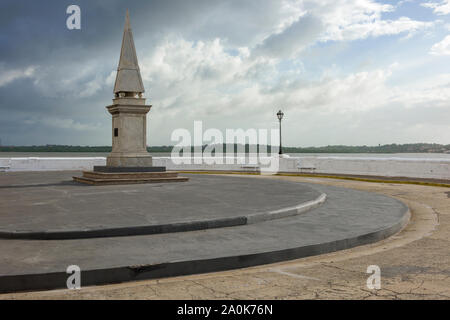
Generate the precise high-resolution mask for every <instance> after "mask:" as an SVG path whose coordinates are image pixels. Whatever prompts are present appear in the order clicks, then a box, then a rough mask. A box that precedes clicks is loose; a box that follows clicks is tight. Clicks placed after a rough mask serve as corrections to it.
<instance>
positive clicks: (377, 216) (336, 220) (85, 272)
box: [0, 172, 409, 292]
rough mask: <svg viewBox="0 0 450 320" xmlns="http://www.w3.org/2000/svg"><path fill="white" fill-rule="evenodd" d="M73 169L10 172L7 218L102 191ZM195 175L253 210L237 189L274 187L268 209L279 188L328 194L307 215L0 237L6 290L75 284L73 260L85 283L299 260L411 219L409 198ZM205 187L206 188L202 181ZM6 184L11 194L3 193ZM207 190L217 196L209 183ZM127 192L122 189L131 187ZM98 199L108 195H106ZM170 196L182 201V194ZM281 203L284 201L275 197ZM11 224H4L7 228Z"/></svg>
mask: <svg viewBox="0 0 450 320" xmlns="http://www.w3.org/2000/svg"><path fill="white" fill-rule="evenodd" d="M72 175H73V172H59V173H44V172H41V173H6V174H2V180H1V181H2V182H1V185H0V189H1V190H2V192H1V193H0V200H1V201H0V217H3V216H5V215H7V212H8V211H9V210H17V211H16V212H20V210H19V209H17V208H20V207H21V206H22V205H23V204H24V203H25V200H26V201H29V202H30V203H31V202H32V201H34V202H33V203H39V202H42V197H43V196H44V198H45V197H47V196H48V197H51V196H52V195H58V194H67V193H68V189H67V188H78V189H77V190H78V191H77V192H80V193H81V192H82V193H85V196H81V195H80V196H79V198H78V202H79V203H80V204H81V205H83V201H87V200H86V199H87V198H89V197H90V196H89V192H90V191H89V190H93V191H94V189H92V188H97V187H89V186H83V187H79V186H74V185H69V184H67V183H66V182H65V181H69V180H70V177H71V176H72ZM189 178H190V180H191V181H192V183H193V184H197V183H198V188H199V190H200V191H201V190H202V189H211V188H212V187H213V186H218V185H223V186H228V187H226V188H224V190H226V192H224V194H222V195H220V197H218V198H217V197H215V198H214V200H215V201H216V202H213V203H216V204H217V203H220V201H222V203H225V204H226V203H230V202H231V205H232V206H233V207H235V208H237V207H240V206H241V205H242V207H243V208H247V209H248V210H250V208H253V207H251V206H250V203H249V201H248V199H249V198H248V197H247V196H246V194H245V193H244V192H242V191H241V192H235V191H236V190H238V191H239V190H241V189H239V188H237V186H240V185H246V186H247V187H248V188H249V189H252V188H253V186H254V187H255V189H257V190H261V192H263V191H264V190H267V192H269V193H265V195H266V198H267V199H261V201H263V202H262V203H265V204H267V205H268V206H269V207H268V208H267V210H268V211H270V210H276V209H277V208H275V207H270V205H271V204H273V202H274V201H275V202H276V199H274V198H271V197H270V196H268V194H270V192H271V191H274V190H277V188H280V189H278V190H280V191H281V190H282V189H283V188H284V186H289V188H288V189H292V190H297V191H298V190H300V189H297V187H298V188H304V189H303V190H305V192H313V193H311V196H312V197H313V198H314V197H315V196H316V195H320V194H323V193H324V194H326V195H327V199H326V201H325V203H323V204H322V205H321V206H318V207H317V208H314V209H311V210H309V211H306V212H303V213H302V214H297V215H294V216H288V217H280V218H278V219H272V220H266V221H261V222H257V221H256V222H255V223H252V224H245V225H239V226H233V227H224V228H216V229H205V230H197V231H188V232H176V233H164V234H150V235H141V236H121V237H106V238H90V239H73V240H23V239H18V240H5V239H0V291H1V292H11V291H21V290H36V289H50V288H63V287H65V285H66V280H67V277H68V274H66V268H67V267H68V266H69V265H78V266H79V267H80V268H81V284H82V286H87V285H95V284H104V283H114V282H122V281H131V280H140V279H149V278H158V277H168V276H176V275H184V274H193V273H202V272H211V271H219V270H227V269H233V268H241V267H247V266H254V265H258V264H266V263H273V262H278V261H283V260H289V259H296V258H301V257H306V256H310V255H316V254H321V253H326V252H332V251H336V250H341V249H347V248H351V247H354V246H358V245H363V244H367V243H371V242H375V241H379V240H381V239H384V238H386V237H388V236H390V235H392V234H394V233H395V232H397V231H399V230H400V229H401V228H402V227H403V226H404V225H405V224H406V223H407V221H408V218H409V212H408V209H407V207H406V206H405V205H404V204H402V203H401V202H399V201H397V200H395V199H392V198H389V197H386V196H383V195H379V194H375V193H369V192H363V191H356V190H351V189H345V188H338V187H330V186H322V185H313V184H307V183H293V182H289V183H287V182H283V181H280V180H277V179H263V178H251V177H246V176H241V177H226V176H205V175H189ZM36 184H37V185H36ZM38 185H39V186H38ZM202 185H204V186H205V187H204V188H202V187H201V186H202ZM179 186H180V187H183V185H182V184H177V185H170V186H167V187H170V188H172V187H179ZM121 187H122V188H123V190H128V191H130V190H138V191H139V190H140V189H139V188H145V189H146V190H155V189H147V188H149V187H148V186H144V185H133V186H126V188H124V187H125V186H121ZM33 188H37V189H39V188H40V191H27V189H28V190H32V189H33ZM105 188H110V187H101V188H100V189H98V190H97V189H95V190H97V191H96V192H101V190H103V191H104V192H107V191H108V190H107V189H105ZM162 188H166V186H162ZM10 189H14V190H17V191H16V192H17V193H16V194H14V192H13V191H11V190H10ZM5 190H6V191H7V192H6V193H5V192H3V191H5ZM158 190H163V189H158ZM308 190H312V191H308ZM9 192H13V193H9ZM204 192H206V193H208V192H209V190H204ZM47 193H50V194H49V195H47ZM118 194H120V195H122V192H120V193H118ZM131 194H133V192H131ZM231 194H234V197H235V198H234V199H233V198H230V195H231ZM255 194H258V193H255ZM11 197H12V198H11ZM102 197H105V198H103V199H104V201H106V200H108V199H112V198H115V197H117V193H110V194H109V195H108V196H106V193H105V194H104V195H103V196H102ZM280 197H282V195H280ZM14 198H16V199H15V201H14ZM55 198H58V197H55ZM94 198H97V199H100V196H97V197H94ZM293 198H295V199H293ZM45 199H47V198H45ZM298 199H299V198H298V193H297V192H292V193H289V194H286V195H285V197H284V198H283V201H282V203H283V204H284V203H285V201H292V203H294V204H295V203H298ZM308 199H309V198H308ZM135 200H136V201H137V204H136V202H135V203H134V204H130V205H129V207H127V206H124V208H130V211H132V208H133V207H136V206H139V203H140V202H145V201H146V200H145V199H144V198H143V196H142V195H141V196H140V197H137V198H135ZM271 200H272V201H271ZM305 200H306V199H305ZM46 201H48V200H46ZM170 201H172V202H177V201H178V200H177V198H176V197H174V198H171V199H170ZM183 201H184V200H183ZM186 201H187V200H186ZM264 201H265V202H264ZM187 203H189V204H195V202H194V203H192V202H187ZM289 203H291V202H289ZM185 205H186V204H185ZM276 205H280V203H278V202H276ZM14 208H16V209H14ZM261 208H262V207H259V209H258V210H260V209H261ZM211 210H212V211H214V209H211ZM124 212H129V211H124ZM227 212H234V211H233V210H230V211H227ZM249 212H251V211H249ZM93 214H95V212H93ZM65 216H66V217H67V221H68V223H69V221H70V217H71V213H70V212H66V215H65ZM33 219H35V221H39V215H37V214H36V217H35V218H33ZM3 221H6V220H3ZM47 221H48V220H47ZM2 223H4V222H2ZM30 225H33V224H30ZM5 227H6V225H4V224H3V225H2V228H5Z"/></svg>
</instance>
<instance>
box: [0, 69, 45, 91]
mask: <svg viewBox="0 0 450 320" xmlns="http://www.w3.org/2000/svg"><path fill="white" fill-rule="evenodd" d="M36 69H37V68H36V66H29V67H27V68H23V69H12V70H5V69H4V68H1V67H0V87H3V86H6V85H7V84H9V83H11V82H13V81H15V80H19V79H24V78H32V77H33V76H34V75H35V71H36Z"/></svg>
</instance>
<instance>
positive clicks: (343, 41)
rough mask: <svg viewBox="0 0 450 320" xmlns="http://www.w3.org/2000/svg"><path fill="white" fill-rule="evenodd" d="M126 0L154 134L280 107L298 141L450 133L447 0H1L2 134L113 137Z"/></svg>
mask: <svg viewBox="0 0 450 320" xmlns="http://www.w3.org/2000/svg"><path fill="white" fill-rule="evenodd" d="M70 4H77V5H79V6H80V8H81V30H68V29H67V27H66V19H67V17H68V14H66V9H67V7H68V6H69V5H70ZM126 8H129V10H130V17H131V25H132V29H133V34H134V40H135V44H136V49H137V55H138V59H139V63H140V66H141V73H142V77H143V81H144V86H145V89H146V97H147V98H148V102H149V103H151V104H152V105H153V108H152V110H151V111H150V113H149V116H148V126H149V128H148V144H149V145H163V144H166V145H167V144H174V142H171V141H170V136H171V133H172V131H173V130H174V129H176V128H186V129H189V130H192V128H193V121H194V120H202V121H203V125H204V128H218V129H220V130H223V131H224V132H225V129H226V128H236V129H237V128H243V129H248V128H268V129H270V128H276V127H277V120H276V116H275V113H276V112H277V111H278V109H280V108H281V109H283V111H284V112H285V120H284V121H283V124H284V133H283V139H284V144H285V145H289V146H322V145H331V144H346V145H378V144H386V143H409V142H436V143H445V144H449V143H450V1H449V0H430V1H426V0H405V1H399V2H394V1H381V0H379V1H375V0H323V1H318V0H314V1H309V0H299V1H290V0H286V1H280V0H273V1H271V0H245V1H242V0H230V1H223V0H222V1H212V0H198V1H197V0H192V1H185V0H176V1H162V0H161V1H160V0H158V1H148V0H142V1H138V0H130V1H119V0H109V1H104V0H86V1H76V0H72V1H64V0H54V1H47V0H40V1H26V0H2V1H1V4H0V139H1V140H2V144H3V145H13V144H14V145H33V144H39V145H40V144H73V145H108V144H111V137H110V133H111V117H110V115H109V114H108V112H107V111H106V109H105V106H106V105H109V104H111V98H112V90H113V84H114V79H115V69H116V68H117V64H118V59H119V53H120V46H121V39H122V30H123V25H124V19H125V10H126Z"/></svg>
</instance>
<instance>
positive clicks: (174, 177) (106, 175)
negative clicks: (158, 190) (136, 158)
mask: <svg viewBox="0 0 450 320" xmlns="http://www.w3.org/2000/svg"><path fill="white" fill-rule="evenodd" d="M155 168H161V167H155ZM73 180H74V181H77V182H81V183H85V184H90V185H111V184H136V183H160V182H184V181H188V180H189V178H185V177H178V173H177V172H166V171H164V172H157V171H156V172H149V171H147V172H135V171H129V172H120V171H117V172H98V171H83V176H82V177H73Z"/></svg>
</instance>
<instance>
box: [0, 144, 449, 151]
mask: <svg viewBox="0 0 450 320" xmlns="http://www.w3.org/2000/svg"><path fill="white" fill-rule="evenodd" d="M205 147H206V146H203V147H202V149H204V148H205ZM241 147H242V146H241ZM265 147H266V146H262V145H261V146H259V145H258V146H257V150H264V149H263V148H265ZM172 148H173V146H153V147H148V148H147V149H148V151H149V152H153V153H157V152H166V153H168V152H171V151H172ZM231 148H232V149H234V150H235V151H236V150H237V149H238V146H237V145H236V144H235V145H234V146H231ZM249 149H250V146H249V145H245V152H248V151H249ZM268 150H270V149H268ZM193 151H194V148H192V152H193ZM223 151H224V152H225V151H226V145H223ZM0 152H111V147H110V146H67V145H45V146H0ZM283 152H284V153H450V145H442V144H436V143H411V144H386V145H379V146H343V145H336V146H325V147H305V148H299V147H283Z"/></svg>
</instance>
